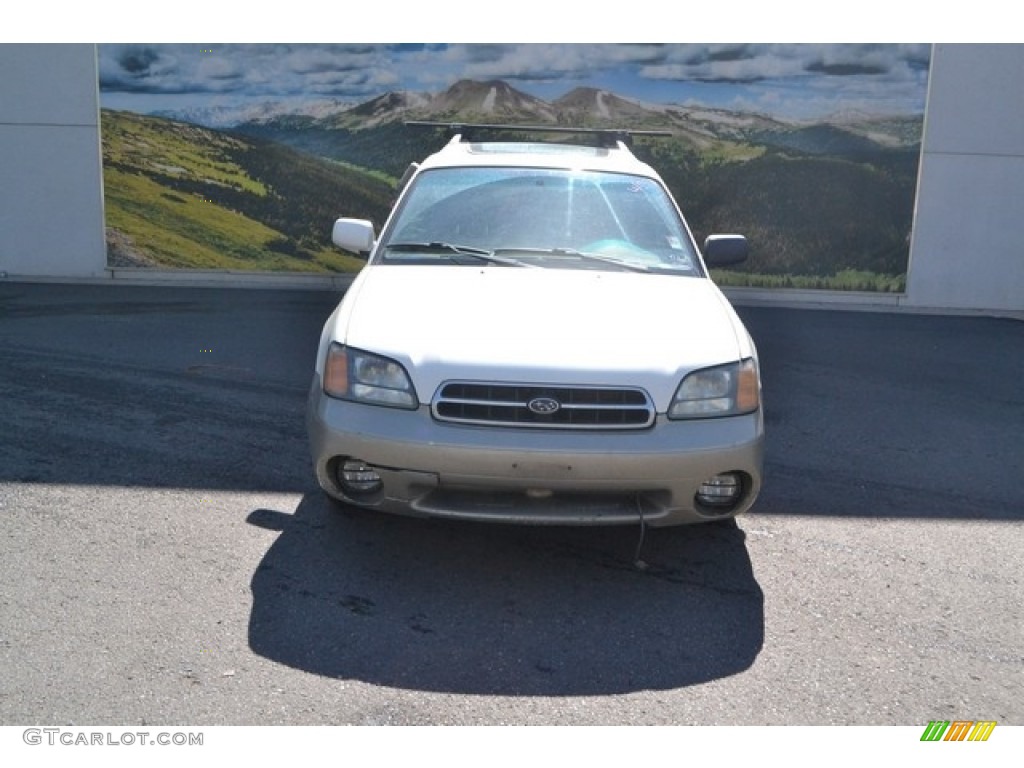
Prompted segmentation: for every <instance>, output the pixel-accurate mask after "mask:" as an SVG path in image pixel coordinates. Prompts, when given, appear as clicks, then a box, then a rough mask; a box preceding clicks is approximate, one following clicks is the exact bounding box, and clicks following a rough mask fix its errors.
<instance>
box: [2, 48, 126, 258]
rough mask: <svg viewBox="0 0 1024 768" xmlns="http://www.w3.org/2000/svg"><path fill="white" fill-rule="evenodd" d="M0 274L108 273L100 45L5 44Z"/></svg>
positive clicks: (3, 57)
mask: <svg viewBox="0 0 1024 768" xmlns="http://www.w3.org/2000/svg"><path fill="white" fill-rule="evenodd" d="M0 178H2V179H3V184H0V273H7V274H8V275H14V276H20V275H24V276H79V277H86V276H96V275H102V274H105V271H104V270H105V268H106V246H105V243H104V235H103V231H104V222H103V180H102V179H103V176H102V162H101V155H100V134H99V93H98V85H97V78H96V49H95V46H93V45H10V44H5V45H0Z"/></svg>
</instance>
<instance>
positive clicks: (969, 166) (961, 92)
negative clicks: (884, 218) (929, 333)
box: [906, 45, 1024, 312]
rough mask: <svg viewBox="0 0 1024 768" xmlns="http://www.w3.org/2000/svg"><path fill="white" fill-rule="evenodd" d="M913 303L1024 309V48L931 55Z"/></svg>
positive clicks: (965, 48) (949, 48) (956, 49)
mask: <svg viewBox="0 0 1024 768" xmlns="http://www.w3.org/2000/svg"><path fill="white" fill-rule="evenodd" d="M906 304H908V305H911V306H920V307H936V308H948V309H968V310H981V311H987V310H1008V311H1013V312H1018V311H1024V45H937V46H935V47H934V49H933V54H932V65H931V78H930V85H929V92H928V107H927V115H926V118H925V133H924V143H923V152H922V156H921V172H920V177H919V182H918V191H917V208H916V214H915V218H914V233H913V238H912V241H911V250H910V273H909V275H908V277H907V297H906Z"/></svg>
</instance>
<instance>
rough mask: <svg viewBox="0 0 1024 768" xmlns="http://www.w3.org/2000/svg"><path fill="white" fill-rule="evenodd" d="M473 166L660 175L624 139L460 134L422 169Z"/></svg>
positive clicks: (422, 166) (423, 165)
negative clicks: (590, 142)
mask: <svg viewBox="0 0 1024 768" xmlns="http://www.w3.org/2000/svg"><path fill="white" fill-rule="evenodd" d="M471 166H488V167H494V166H507V167H520V168H558V169H566V170H589V171H609V172H612V173H629V174H634V175H639V176H647V177H650V178H655V179H657V178H659V177H658V174H657V173H656V172H655V171H654V169H653V168H651V167H650V166H649V165H647V164H646V163H644V162H642V161H640V160H638V159H637V158H636V156H635V155H634V154H633V153H632V152H631V151H630V149H629V147H628V146H626V144H625V143H624V142H622V141H616V142H615V144H614V145H612V146H587V145H582V144H562V143H554V142H542V141H522V142H519V141H467V140H465V139H463V137H462V136H461V135H456V136H454V137H453V138H452V139H451V141H449V142H448V144H446V145H445V146H444V147H443V148H442V149H441V150H439V151H438V152H435V153H434V154H433V155H431V156H430V157H428V158H427V159H425V160H424V161H423V162H422V163H420V166H419V170H420V171H425V170H428V169H432V168H452V167H471Z"/></svg>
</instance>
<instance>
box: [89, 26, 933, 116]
mask: <svg viewBox="0 0 1024 768" xmlns="http://www.w3.org/2000/svg"><path fill="white" fill-rule="evenodd" d="M99 50H100V88H101V93H102V102H103V105H104V106H105V107H111V108H114V109H128V110H133V111H137V112H152V111H156V110H167V109H184V108H187V107H213V106H222V107H237V106H240V105H242V104H246V103H253V102H268V101H271V102H285V103H295V104H299V103H301V102H308V101H315V100H333V101H338V102H345V103H356V102H359V101H362V100H365V99H368V98H372V97H374V96H377V95H380V94H381V93H384V92H386V91H392V90H410V91H430V92H437V91H441V90H444V89H445V88H447V87H448V86H449V85H451V84H452V83H453V82H455V81H456V80H459V79H461V78H470V79H474V80H491V79H500V80H505V81H507V82H509V83H510V84H511V85H513V86H514V87H516V88H518V89H520V90H522V91H525V92H527V93H529V94H532V95H534V96H538V97H540V98H543V99H554V98H557V97H559V96H561V95H563V94H564V93H566V92H568V91H569V90H571V89H572V88H574V87H576V86H581V85H585V86H596V87H601V88H606V89H608V90H612V91H615V92H617V93H619V94H621V95H624V96H629V97H632V98H635V99H639V100H643V101H649V102H655V103H677V104H703V105H707V106H713V107H720V108H726V109H737V110H744V111H757V112H762V113H767V114H771V115H774V116H776V117H781V118H793V119H805V118H816V117H821V116H824V115H828V114H831V113H832V112H835V111H837V110H839V109H843V110H850V109H857V110H862V111H865V112H869V113H878V114H890V113H897V114H908V113H909V114H915V113H921V112H923V110H924V98H925V91H926V83H927V77H928V63H929V55H930V46H928V45H824V44H810V43H809V44H794V45H781V44H759V45H696V44H642V45H626V44H569V43H566V44H518V45H512V44H499V45H492V44H460V45H439V44H430V45H362V46H355V45H317V44H295V45H244V44H243V45H238V44H232V45H170V44H159V45H145V44H135V45H132V44H117V45H101V46H100V48H99Z"/></svg>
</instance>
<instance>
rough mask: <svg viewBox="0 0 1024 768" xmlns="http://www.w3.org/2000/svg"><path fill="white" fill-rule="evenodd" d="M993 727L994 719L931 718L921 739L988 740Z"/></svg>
mask: <svg viewBox="0 0 1024 768" xmlns="http://www.w3.org/2000/svg"><path fill="white" fill-rule="evenodd" d="M995 727H996V721H995V720H977V721H975V720H954V721H953V722H950V721H949V720H932V721H931V722H929V723H928V725H927V726H926V727H925V729H924V733H922V734H921V741H988V737H989V736H991V735H992V731H994V730H995Z"/></svg>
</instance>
